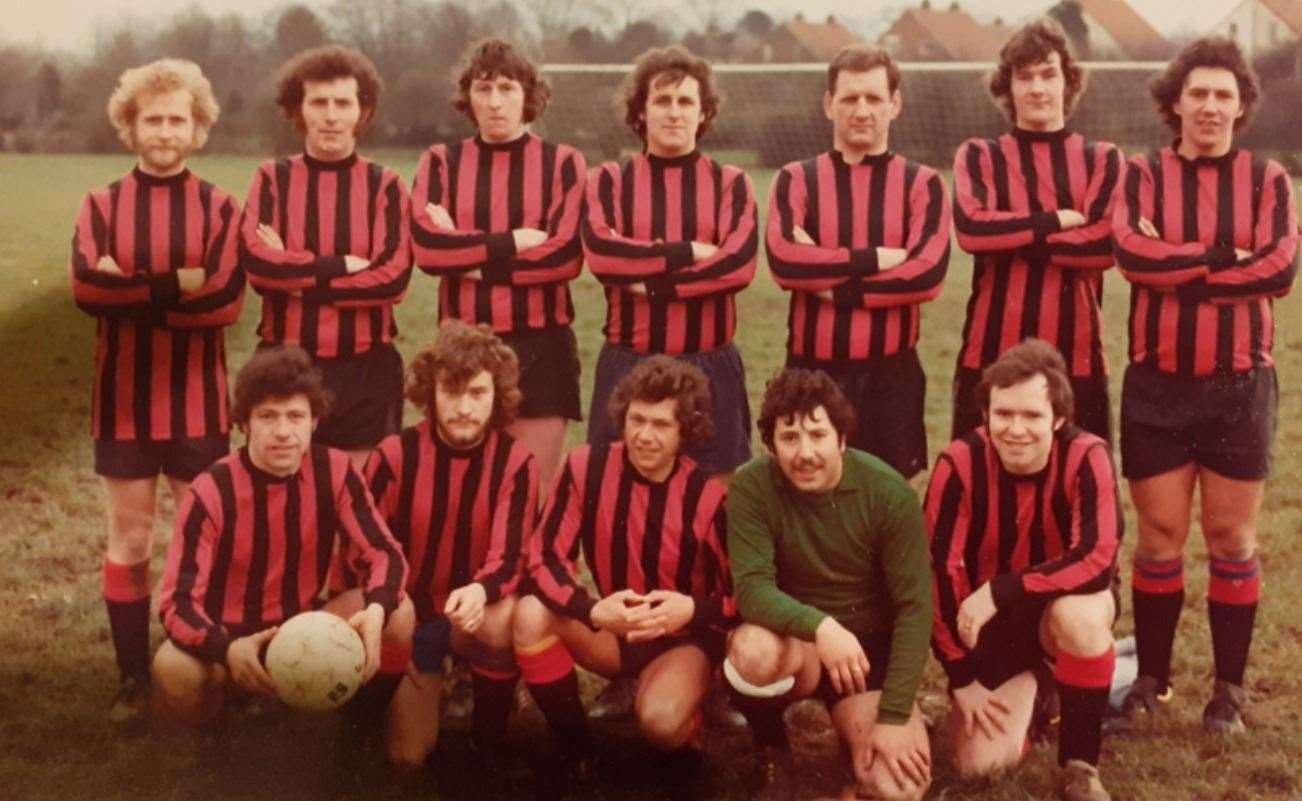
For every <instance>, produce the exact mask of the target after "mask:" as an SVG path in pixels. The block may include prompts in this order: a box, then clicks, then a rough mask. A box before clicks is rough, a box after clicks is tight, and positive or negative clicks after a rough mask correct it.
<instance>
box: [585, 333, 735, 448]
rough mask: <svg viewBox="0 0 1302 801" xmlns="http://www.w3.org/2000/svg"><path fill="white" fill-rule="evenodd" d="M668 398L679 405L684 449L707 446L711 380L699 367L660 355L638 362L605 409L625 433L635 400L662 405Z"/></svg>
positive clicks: (710, 425)
mask: <svg viewBox="0 0 1302 801" xmlns="http://www.w3.org/2000/svg"><path fill="white" fill-rule="evenodd" d="M668 398H673V399H674V400H675V401H677V406H676V407H675V411H674V414H675V416H676V417H677V418H678V428H679V436H680V437H682V444H683V447H684V448H691V447H694V446H697V445H701V444H704V443H705V442H708V441H709V439H710V437H712V436H714V419H713V418H712V417H711V416H710V413H711V406H710V379H708V378H706V377H705V373H704V372H702V371H701V368H699V367H697V366H696V365H694V364H688V363H687V362H682V361H679V360H677V359H675V358H673V357H671V356H664V355H659V354H657V355H655V356H652V357H650V358H648V359H646V360H644V361H641V362H639V363H638V364H637V366H636V367H634V368H633V369H632V370H630V371H629V373H628V375H626V376H624V377H623V378H622V379H621V380H620V382H619V384H617V385H616V386H615V391H614V392H612V393H611V394H610V401H609V402H608V403H607V404H606V409H607V411H608V412H610V419H611V421H612V422H614V424H615V428H616V429H617V430H619V431H620V432H621V433H622V432H623V431H624V417H625V415H627V414H628V406H629V404H630V403H632V402H633V401H635V400H636V401H642V402H644V403H659V402H660V401H662V400H666V399H668Z"/></svg>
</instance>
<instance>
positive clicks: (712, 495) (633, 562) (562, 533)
mask: <svg viewBox="0 0 1302 801" xmlns="http://www.w3.org/2000/svg"><path fill="white" fill-rule="evenodd" d="M726 495H727V490H726V489H724V486H723V485H722V484H720V483H719V482H717V481H714V480H713V479H711V478H709V477H708V476H706V475H705V473H703V472H701V470H700V469H699V468H698V467H697V466H696V463H695V462H693V461H692V460H691V459H690V458H688V457H686V456H681V455H680V456H679V457H678V461H677V463H676V464H675V465H674V469H673V472H672V473H671V474H670V475H669V477H668V478H666V479H665V480H664V481H662V482H653V481H649V480H648V479H646V478H645V477H643V476H642V474H641V473H639V472H638V471H637V468H636V467H634V466H633V464H632V463H631V462H629V460H628V457H627V455H626V454H625V452H624V443H623V442H615V443H612V444H609V445H598V446H589V445H582V446H580V447H578V448H575V449H574V450H573V451H571V452H570V454H569V456H568V457H566V459H565V464H564V467H563V469H562V471H561V473H560V475H559V477H558V479H557V480H556V482H555V486H554V487H553V489H552V491H551V495H550V497H548V499H547V505H546V506H545V507H544V508H543V517H542V522H541V523H540V533H539V536H537V537H535V538H534V540H533V544H532V547H531V548H530V549H529V575H530V578H531V579H532V581H533V587H534V591H535V592H536V593H537V595H538V597H539V599H540V600H542V602H543V603H544V604H546V605H547V606H548V607H549V608H551V609H553V610H554V611H556V612H557V613H559V614H563V615H568V616H570V617H573V618H576V619H578V620H581V621H583V622H584V623H588V624H589V625H591V614H592V607H593V606H595V605H596V603H597V600H598V598H604V597H605V596H607V595H610V594H611V593H613V592H617V591H619V590H623V589H631V590H633V591H634V592H637V593H646V592H650V591H652V590H661V589H663V590H673V591H675V592H680V593H683V594H685V595H690V596H692V598H693V600H695V602H696V612H695V615H694V617H693V619H692V625H693V626H698V627H714V628H722V627H724V626H726V625H729V624H730V621H732V620H734V619H735V617H736V603H735V602H734V601H733V598H732V581H731V578H730V575H729V571H728V557H727V553H726V551H725V546H724V539H723V538H724V537H725V536H726V533H727V530H728V524H727V513H726V511H725V509H724V501H725V498H726ZM580 548H581V549H582V551H583V558H584V561H586V562H587V565H588V570H589V572H590V573H591V574H592V578H593V581H594V582H595V583H596V587H597V593H598V597H596V598H594V597H593V596H592V594H591V593H589V592H588V591H587V589H585V588H584V586H583V584H582V583H581V582H580V581H579V577H578V576H579V573H578V558H579V550H580Z"/></svg>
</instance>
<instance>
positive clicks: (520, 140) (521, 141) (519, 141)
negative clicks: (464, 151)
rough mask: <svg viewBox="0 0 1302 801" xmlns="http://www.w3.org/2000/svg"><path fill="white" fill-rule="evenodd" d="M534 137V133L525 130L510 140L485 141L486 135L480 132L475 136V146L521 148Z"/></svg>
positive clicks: (486, 148)
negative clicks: (481, 134) (483, 135)
mask: <svg viewBox="0 0 1302 801" xmlns="http://www.w3.org/2000/svg"><path fill="white" fill-rule="evenodd" d="M532 138H533V134H531V133H529V132H528V131H525V132H524V133H522V134H520V135H519V136H517V137H516V138H514V139H512V140H511V141H509V142H486V141H484V137H482V136H480V135H479V134H475V136H474V139H475V146H476V147H481V148H483V149H484V150H520V149H522V148H523V147H524V146H525V145H527V144H529V140H530V139H532Z"/></svg>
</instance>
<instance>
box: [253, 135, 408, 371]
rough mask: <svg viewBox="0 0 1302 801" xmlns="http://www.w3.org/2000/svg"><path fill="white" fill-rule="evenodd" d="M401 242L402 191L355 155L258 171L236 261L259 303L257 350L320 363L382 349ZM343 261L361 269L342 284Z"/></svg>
mask: <svg viewBox="0 0 1302 801" xmlns="http://www.w3.org/2000/svg"><path fill="white" fill-rule="evenodd" d="M262 224H265V225H269V226H271V227H272V228H273V229H275V231H276V232H277V233H278V234H279V235H280V238H281V240H282V242H283V243H284V245H285V249H284V250H278V249H275V248H272V247H269V246H268V245H267V244H266V243H264V242H263V241H262V238H261V237H259V236H258V226H259V225H262ZM407 232H408V228H407V187H406V186H405V185H404V184H403V183H402V181H401V180H400V179H399V178H398V174H397V173H395V172H394V171H393V170H390V169H388V168H386V167H383V166H381V165H379V164H376V163H375V162H372V161H369V160H368V159H365V158H362V157H360V156H358V155H357V154H356V153H354V154H352V155H351V156H349V157H348V158H346V159H342V160H340V161H319V160H317V159H314V158H312V157H311V156H309V155H307V154H299V155H297V156H291V157H289V158H283V159H276V160H269V161H266V162H264V163H263V164H262V166H260V167H258V170H257V172H255V173H254V174H253V184H252V186H250V187H249V197H248V200H247V202H245V204H244V220H243V223H242V225H241V230H240V259H241V261H242V262H243V263H244V268H245V269H246V270H247V271H248V274H249V283H250V284H251V285H252V286H253V288H254V289H255V290H257V292H258V294H260V295H262V320H261V322H260V323H259V324H258V334H259V335H260V336H261V337H262V340H263V341H264V342H268V343H271V344H275V345H298V346H299V347H301V348H303V349H304V350H306V351H307V352H308V353H310V354H312V355H313V356H315V357H318V358H325V359H329V358H335V357H343V356H354V355H357V354H360V353H365V352H367V351H368V350H370V349H371V348H372V347H375V346H376V345H380V344H383V343H386V342H391V341H392V340H393V337H394V335H395V334H396V333H397V327H396V326H395V325H394V322H393V307H394V306H395V305H396V304H397V303H398V302H399V301H400V300H402V297H403V295H404V294H406V291H407V282H408V281H409V280H410V279H411V248H410V243H409V241H408V233H407ZM346 255H351V256H357V257H360V258H363V259H367V260H369V261H370V266H369V267H367V268H366V269H364V270H361V271H360V272H357V273H352V274H350V273H348V271H347V269H346V267H345V263H344V256H346Z"/></svg>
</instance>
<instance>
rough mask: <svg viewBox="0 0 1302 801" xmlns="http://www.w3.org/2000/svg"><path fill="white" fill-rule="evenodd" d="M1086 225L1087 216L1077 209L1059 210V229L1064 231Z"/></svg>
mask: <svg viewBox="0 0 1302 801" xmlns="http://www.w3.org/2000/svg"><path fill="white" fill-rule="evenodd" d="M1084 224H1085V215H1084V214H1081V213H1080V212H1079V211H1076V210H1075V209H1058V227H1059V228H1061V229H1062V230H1064V231H1067V230H1069V229H1072V228H1079V227H1081V226H1082V225H1084Z"/></svg>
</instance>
